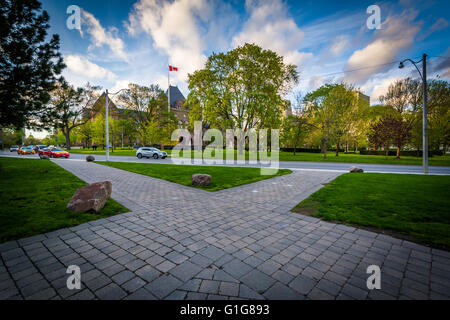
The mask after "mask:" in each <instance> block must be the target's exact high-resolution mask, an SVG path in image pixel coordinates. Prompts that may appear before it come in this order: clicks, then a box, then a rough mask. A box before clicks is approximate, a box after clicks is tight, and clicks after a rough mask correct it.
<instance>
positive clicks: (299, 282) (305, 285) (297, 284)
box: [289, 275, 317, 295]
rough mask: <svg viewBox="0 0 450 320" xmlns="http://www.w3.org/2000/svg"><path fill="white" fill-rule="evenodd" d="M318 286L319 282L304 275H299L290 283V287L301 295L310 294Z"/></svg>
mask: <svg viewBox="0 0 450 320" xmlns="http://www.w3.org/2000/svg"><path fill="white" fill-rule="evenodd" d="M316 284H317V281H315V280H313V279H311V278H308V277H305V276H303V275H298V276H297V277H295V278H294V280H292V281H291V282H290V283H289V287H291V288H292V289H294V290H295V291H297V292H298V293H300V294H304V295H306V294H308V293H309V292H310V291H311V289H312V288H314V287H315V286H316Z"/></svg>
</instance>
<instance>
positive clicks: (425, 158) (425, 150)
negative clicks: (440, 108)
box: [398, 53, 428, 174]
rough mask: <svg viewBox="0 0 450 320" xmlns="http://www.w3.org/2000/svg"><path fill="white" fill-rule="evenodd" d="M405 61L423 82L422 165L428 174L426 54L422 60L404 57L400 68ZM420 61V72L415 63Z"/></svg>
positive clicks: (424, 171)
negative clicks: (410, 64) (414, 68)
mask: <svg viewBox="0 0 450 320" xmlns="http://www.w3.org/2000/svg"><path fill="white" fill-rule="evenodd" d="M406 61H409V62H411V63H412V64H413V65H414V66H415V67H416V69H417V71H418V72H419V74H420V77H421V78H422V84H423V89H422V90H423V110H422V139H423V141H422V145H423V148H422V149H423V155H422V166H423V173H424V174H428V129H427V121H428V117H427V116H428V107H427V55H426V54H425V53H424V54H423V57H422V60H419V61H412V60H411V59H405V60H403V61H401V62H400V65H399V66H398V67H399V68H400V69H402V68H403V67H404V66H405V65H404V63H405V62H406ZM420 62H422V72H420V70H419V68H418V67H417V65H416V64H418V63H420Z"/></svg>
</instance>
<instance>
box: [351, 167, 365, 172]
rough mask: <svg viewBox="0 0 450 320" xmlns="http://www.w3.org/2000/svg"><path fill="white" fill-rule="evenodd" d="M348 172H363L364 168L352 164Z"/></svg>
mask: <svg viewBox="0 0 450 320" xmlns="http://www.w3.org/2000/svg"><path fill="white" fill-rule="evenodd" d="M350 172H364V170H363V169H361V168H358V167H354V166H353V167H351V168H350Z"/></svg>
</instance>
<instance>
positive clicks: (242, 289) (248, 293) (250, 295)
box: [239, 284, 264, 300]
mask: <svg viewBox="0 0 450 320" xmlns="http://www.w3.org/2000/svg"><path fill="white" fill-rule="evenodd" d="M239 297H241V298H244V299H252V300H262V299H264V297H263V296H262V295H260V294H259V293H258V292H256V291H255V290H253V289H250V288H249V287H247V286H246V285H245V284H241V285H240V286H239Z"/></svg>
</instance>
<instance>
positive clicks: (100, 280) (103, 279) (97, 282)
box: [81, 274, 111, 291]
mask: <svg viewBox="0 0 450 320" xmlns="http://www.w3.org/2000/svg"><path fill="white" fill-rule="evenodd" d="M81 282H82V283H84V284H85V285H86V286H87V287H88V288H89V289H90V290H92V291H96V290H98V289H100V288H102V287H104V286H106V285H107V284H109V283H111V279H110V278H108V277H107V276H105V275H103V274H101V275H99V276H98V277H96V278H94V279H91V280H85V279H84V278H83V277H81Z"/></svg>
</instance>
